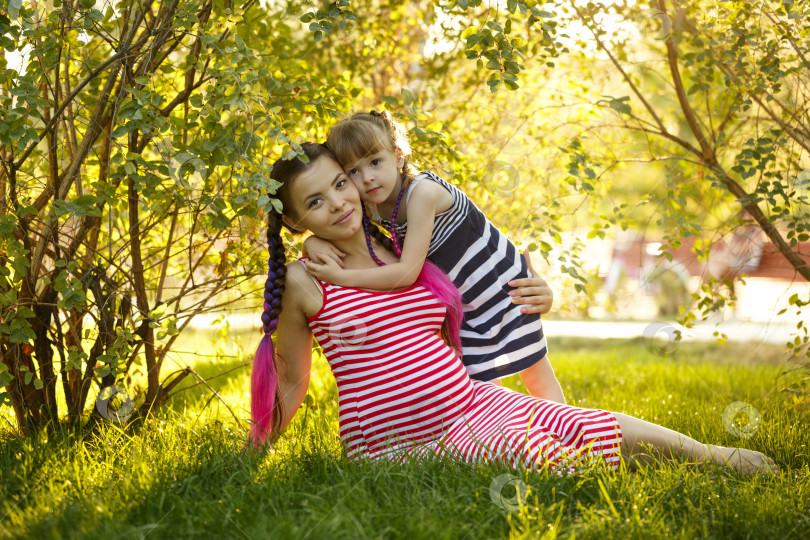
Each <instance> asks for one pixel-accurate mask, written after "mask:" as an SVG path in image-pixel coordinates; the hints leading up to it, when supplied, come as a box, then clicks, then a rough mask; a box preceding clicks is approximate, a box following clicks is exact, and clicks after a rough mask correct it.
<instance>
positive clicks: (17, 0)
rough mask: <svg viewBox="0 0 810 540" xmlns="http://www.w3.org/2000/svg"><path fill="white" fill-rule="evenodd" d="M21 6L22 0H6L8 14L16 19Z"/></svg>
mask: <svg viewBox="0 0 810 540" xmlns="http://www.w3.org/2000/svg"><path fill="white" fill-rule="evenodd" d="M21 8H22V0H9V2H8V16H9V17H11V18H12V19H16V18H17V17H19V16H20V9H21Z"/></svg>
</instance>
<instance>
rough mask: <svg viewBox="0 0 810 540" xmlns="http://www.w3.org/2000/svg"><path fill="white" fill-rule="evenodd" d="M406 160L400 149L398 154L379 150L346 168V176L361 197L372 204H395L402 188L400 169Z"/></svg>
mask: <svg viewBox="0 0 810 540" xmlns="http://www.w3.org/2000/svg"><path fill="white" fill-rule="evenodd" d="M404 164H405V158H404V157H402V152H401V151H400V150H399V148H397V149H396V152H391V151H390V150H388V149H382V150H378V151H376V152H373V153H371V154H369V155H368V156H365V157H363V158H361V159H359V160H357V161H356V162H354V163H350V164H349V165H348V166H347V167H346V174H347V175H348V176H349V178H350V179H351V181H352V183H354V185H355V186H356V187H357V190H358V191H359V192H360V197H362V198H363V200H364V201H366V202H368V203H371V204H380V203H383V202H386V201H387V202H389V203H392V204H393V203H394V202H395V201H396V200H397V196H398V195H399V189H400V188H401V187H402V186H401V175H400V172H399V171H400V168H401V167H402V166H403V165H404Z"/></svg>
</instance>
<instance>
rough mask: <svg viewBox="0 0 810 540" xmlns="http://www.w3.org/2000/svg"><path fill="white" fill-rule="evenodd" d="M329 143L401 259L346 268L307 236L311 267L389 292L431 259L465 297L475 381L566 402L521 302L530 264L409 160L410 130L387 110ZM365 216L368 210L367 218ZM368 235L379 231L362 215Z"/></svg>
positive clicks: (357, 121) (534, 319)
mask: <svg viewBox="0 0 810 540" xmlns="http://www.w3.org/2000/svg"><path fill="white" fill-rule="evenodd" d="M327 146H328V147H329V149H330V150H332V151H333V152H334V153H335V155H336V156H337V158H338V160H339V161H340V163H341V165H342V166H343V167H344V170H345V171H346V173H347V175H348V176H349V178H350V179H351V180H352V182H353V183H354V184H355V186H357V188H358V190H359V191H360V197H361V198H362V200H363V201H364V202H365V203H367V204H368V205H369V206H370V207H371V211H372V212H373V213H374V217H375V219H376V220H378V221H379V222H380V223H382V225H383V226H384V227H385V228H386V229H388V230H389V231H390V232H391V234H392V237H393V239H394V247H395V249H396V251H397V254H398V255H399V254H401V259H400V262H398V263H395V264H389V265H385V266H380V267H379V268H374V269H368V270H364V271H359V272H358V271H351V272H348V271H346V270H344V269H343V268H341V265H340V263H339V262H338V261H339V260H340V259H339V257H340V256H342V255H343V254H342V253H340V252H339V251H337V250H335V249H334V247H333V246H331V244H328V243H326V242H323V241H320V240H318V239H317V238H314V237H310V238H308V239H307V241H306V242H305V249H306V253H307V254H308V256H309V257H310V259H311V260H310V261H309V262H308V263H307V267H308V269H309V271H310V272H311V273H312V274H313V275H314V276H315V277H317V278H318V279H321V280H323V281H329V282H331V283H336V284H338V285H342V286H345V287H363V288H366V289H375V290H391V289H394V288H398V287H407V286H409V285H411V284H413V283H414V282H415V281H416V278H417V276H418V275H419V272H420V271H421V269H422V265H423V264H424V262H425V259H426V258H427V259H429V260H430V261H432V262H433V263H434V264H436V265H437V266H438V267H439V268H441V269H442V270H444V272H445V273H447V275H448V276H449V277H450V279H451V280H452V281H453V283H454V284H455V285H456V287H458V289H459V291H460V292H461V297H462V302H463V309H464V320H463V324H462V327H461V344H462V349H463V351H462V352H463V356H462V360H463V362H464V365H465V367H466V368H467V371H468V373H469V374H470V376H471V377H472V378H473V379H478V380H481V381H495V382H498V381H497V379H499V378H501V377H504V376H507V375H511V374H513V373H518V372H519V373H520V375H521V378H522V379H523V382H524V384H525V385H526V388H527V389H528V390H529V392H530V393H531V394H532V395H533V396H536V397H540V398H543V399H547V400H552V401H557V402H560V403H565V397H564V396H563V392H562V388H561V387H560V384H559V382H557V379H556V377H555V376H554V371H553V370H552V368H551V365H550V364H549V362H548V358H547V356H546V352H547V348H546V340H545V337H544V335H543V327H542V323H541V321H540V315H539V314H537V313H536V312H533V311H534V310H532V309H530V308H522V309H521V306H520V305H519V304H522V303H525V302H526V301H525V300H520V299H519V297H520V296H521V295H522V294H526V291H525V290H520V289H517V290H516V289H514V287H522V286H524V285H527V284H528V283H527V282H526V278H528V277H529V267H528V264H527V261H526V260H524V258H523V257H522V256H521V253H520V251H519V250H518V249H517V247H516V246H515V245H514V244H513V243H512V242H511V241H509V240H508V239H507V238H506V237H505V236H504V235H503V234H502V233H501V232H500V231H499V230H498V229H497V228H496V227H495V226H494V225H493V224H492V223H490V222H489V220H487V218H486V217H485V216H484V215H483V214H482V213H481V211H480V210H479V209H478V208H476V206H475V205H474V204H473V203H472V202H471V201H470V199H469V198H467V196H466V195H464V194H463V193H462V192H461V191H459V190H458V189H456V188H455V187H454V186H452V185H450V184H448V183H447V182H445V181H444V180H442V179H441V178H439V177H437V176H436V175H434V174H432V173H430V172H422V173H418V174H416V172H415V171H414V170H413V168H412V167H411V166H410V165H409V164H408V156H409V155H410V147H409V145H408V140H407V135H406V132H405V129H404V127H403V126H402V125H401V124H399V123H397V122H396V121H395V120H394V119H393V118H392V117H391V116H390V114H388V113H387V112H384V113H378V112H376V111H371V112H370V113H357V114H354V115H353V116H351V117H349V118H346V119H344V120H343V121H341V122H339V123H338V124H337V125H335V126H334V127H333V128H332V129H331V130H330V132H329V136H328V139H327ZM364 214H365V212H364ZM364 226H365V227H366V231H367V233H366V234H367V237H369V241H370V235H375V237H376V238H379V234H380V231H379V229H377V227H376V226H375V225H373V224H371V225H370V224H369V223H368V216H367V215H365V216H364Z"/></svg>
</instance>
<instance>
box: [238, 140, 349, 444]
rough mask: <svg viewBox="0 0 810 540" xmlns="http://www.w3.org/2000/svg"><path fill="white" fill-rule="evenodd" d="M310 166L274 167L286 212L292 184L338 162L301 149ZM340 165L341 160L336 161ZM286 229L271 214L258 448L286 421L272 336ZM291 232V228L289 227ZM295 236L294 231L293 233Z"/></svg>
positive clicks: (258, 371) (255, 416)
mask: <svg viewBox="0 0 810 540" xmlns="http://www.w3.org/2000/svg"><path fill="white" fill-rule="evenodd" d="M301 148H302V149H303V151H304V154H305V155H306V156H307V157H308V158H309V163H305V162H303V161H301V159H299V158H298V157H295V158H293V159H290V160H284V159H279V160H278V161H276V162H275V163H274V164H273V169H272V172H271V173H270V176H271V178H273V180H276V181H277V182H280V183H281V186H280V187H279V189H278V192H277V193H276V196H277V197H278V198H279V200H281V203H282V206H283V207H284V208H289V207H290V206H289V204H290V199H289V184H290V182H291V181H292V180H294V179H295V178H296V177H297V176H298V175H299V174H301V172H303V171H304V170H305V169H307V168H308V167H309V166H310V165H311V164H312V163H314V162H315V161H316V160H317V159H318V158H319V157H321V156H324V155H325V156H328V157H331V158H332V159H335V158H334V156H333V155H332V153H331V152H330V151H329V150H328V149H327V148H326V147H325V146H324V145H323V144H319V143H304V144H302V145H301ZM335 161H337V160H335ZM282 226H286V224H284V223H283V221H282V219H281V214H280V213H279V212H277V211H276V210H271V211H270V212H269V213H268V216H267V249H268V251H269V257H268V259H267V267H268V269H267V281H266V282H265V285H264V304H263V306H264V310H263V312H262V330H263V331H264V337H262V340H261V341H260V342H259V347H258V349H257V350H256V355H255V356H254V359H253V368H252V370H251V380H250V410H251V417H252V423H251V428H250V438H251V440H252V441H253V443H254V444H256V445H259V444H261V443H264V442H265V440H266V439H267V437H268V436H272V435H275V434H277V433H278V431H279V430H280V429H281V421H282V418H283V411H282V402H281V396H280V395H279V393H278V392H279V390H278V369H277V365H276V354H275V348H274V347H273V339H272V334H273V332H274V331H275V330H276V327H277V326H278V319H279V314H280V313H281V297H282V295H283V293H284V278H285V276H286V274H287V267H286V266H285V264H286V262H287V257H286V253H285V250H284V243H283V241H282V239H281V227H282ZM288 229H289V227H288ZM290 231H291V232H293V233H298V232H299V231H294V230H292V229H290Z"/></svg>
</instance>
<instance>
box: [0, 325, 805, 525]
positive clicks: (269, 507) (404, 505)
mask: <svg viewBox="0 0 810 540" xmlns="http://www.w3.org/2000/svg"><path fill="white" fill-rule="evenodd" d="M251 339H252V338H248V337H247V336H240V335H239V334H238V333H237V332H232V333H231V334H230V337H228V338H227V339H226V340H225V342H226V343H227V345H223V340H222V339H221V338H220V339H217V338H216V337H215V336H214V337H212V336H211V335H208V334H204V333H203V334H198V335H196V336H190V337H188V338H187V340H186V342H185V344H181V345H180V346H179V347H178V349H179V350H182V349H184V348H185V349H187V350H192V348H194V349H196V350H197V351H199V350H201V349H205V348H206V347H209V348H210V350H211V351H212V354H213V355H214V356H213V357H211V356H205V355H203V356H199V355H191V354H186V355H181V356H178V357H177V358H176V361H177V362H179V363H183V362H188V363H189V364H191V365H192V366H194V368H195V370H196V371H197V372H198V373H200V374H201V375H203V376H212V375H214V374H216V373H220V372H223V371H226V370H229V369H230V370H231V371H230V372H228V373H227V374H226V375H223V376H221V377H219V378H217V379H214V380H213V381H211V385H212V387H213V388H214V389H216V391H217V392H218V394H219V396H220V397H221V398H222V400H220V399H219V398H217V397H213V399H212V394H211V392H210V391H209V390H208V389H206V388H205V387H204V386H202V385H200V386H197V387H194V388H191V389H189V390H187V391H185V392H183V393H181V394H180V395H179V396H178V397H177V398H174V399H173V400H172V401H171V402H170V403H169V404H168V406H166V407H164V408H163V409H161V410H160V411H159V412H158V414H157V415H156V417H154V418H152V419H150V420H148V421H147V422H146V423H144V424H140V425H130V426H127V427H125V428H123V429H122V427H120V426H118V425H115V424H112V423H104V424H102V426H101V428H100V430H99V432H98V433H97V434H93V435H85V436H84V439H83V440H80V441H79V440H77V437H67V436H66V435H64V434H59V433H57V434H52V435H50V436H49V437H46V436H45V435H42V436H40V437H38V438H30V439H20V438H17V437H16V436H14V435H13V434H11V433H10V432H8V430H7V431H5V432H0V437H1V438H2V450H0V476H2V481H0V534H2V536H3V537H11V538H16V537H23V538H37V539H46V538H87V537H93V538H96V537H104V538H175V537H202V538H208V537H210V538H296V539H297V538H328V539H333V538H365V537H374V538H380V537H384V538H407V539H417V538H429V539H431V540H437V539H440V538H472V539H477V538H507V537H509V538H538V537H543V538H556V537H562V538H569V537H578V538H605V537H621V538H695V537H713V538H749V537H754V538H797V539H800V538H808V537H810V512H808V505H809V503H808V501H810V458H808V451H810V421H809V420H810V407H808V404H807V403H806V402H805V403H801V402H799V401H798V400H797V399H796V398H795V395H794V394H792V393H789V392H784V391H781V389H782V388H784V387H785V386H786V385H788V384H789V383H790V377H798V374H795V373H794V374H792V375H780V374H782V373H783V372H784V371H785V368H786V364H785V363H784V360H783V358H784V357H783V356H782V355H781V348H777V347H767V346H751V345H744V346H743V345H729V346H727V347H725V348H724V347H719V346H716V345H697V344H682V345H681V346H680V347H679V348H678V349H677V351H675V353H674V355H672V356H670V357H668V358H662V357H660V356H656V355H654V354H651V353H650V352H648V351H647V350H646V349H645V348H644V346H643V345H642V343H641V342H640V341H621V342H620V341H586V340H565V341H563V340H559V341H557V342H552V346H553V349H552V351H551V356H550V358H551V360H552V364H553V365H554V368H555V370H556V373H557V376H558V378H559V380H560V381H561V383H562V385H563V388H564V390H565V393H566V396H567V398H568V401H569V403H571V404H574V405H579V406H584V407H598V408H604V409H609V410H615V411H620V412H625V413H628V414H632V415H635V416H638V417H640V418H643V419H646V420H651V421H654V422H657V423H660V424H663V425H665V426H667V427H670V428H672V429H676V430H678V431H681V432H683V433H686V434H688V435H690V436H692V437H694V438H696V439H699V440H703V441H708V442H713V443H717V444H721V445H724V446H744V447H747V448H753V449H756V450H760V451H762V452H764V453H766V454H768V455H770V456H771V457H773V458H774V459H775V460H776V462H777V463H778V464H779V466H780V467H781V473H780V474H779V475H777V476H773V477H768V478H760V477H755V478H746V477H743V476H741V475H738V474H736V473H733V472H731V471H729V470H724V469H717V468H696V467H694V466H690V465H687V464H684V463H679V462H677V463H673V462H663V463H652V464H649V465H647V466H645V467H644V468H642V469H640V470H638V471H635V472H629V471H627V470H622V471H620V472H618V473H612V472H606V471H593V472H590V473H588V474H583V475H578V476H557V475H554V474H549V473H536V472H532V473H528V472H523V471H512V470H510V469H509V468H508V467H505V466H493V465H480V466H470V465H459V464H454V463H449V462H435V463H428V464H425V465H423V466H415V465H406V466H396V465H390V464H368V463H348V462H347V461H346V460H345V458H344V457H343V456H342V454H341V449H340V444H339V441H338V437H337V433H338V423H337V391H336V388H335V384H334V380H333V378H332V376H331V374H330V373H329V369H328V366H327V365H326V362H325V360H323V358H317V359H316V361H315V362H314V363H313V378H312V381H311V385H310V395H311V397H312V399H311V401H310V402H309V403H308V405H307V407H306V408H305V410H302V411H299V414H298V415H297V417H296V420H295V422H294V424H293V426H292V427H291V429H290V430H288V431H287V433H286V434H285V436H284V437H283V438H282V439H281V441H280V442H279V444H278V445H277V446H276V448H275V449H274V450H273V451H272V452H270V453H267V454H264V455H255V454H243V453H242V451H241V448H242V445H243V443H244V432H243V430H244V427H245V426H246V419H247V418H248V416H249V414H248V394H247V392H248V388H249V385H248V375H249V373H248V368H246V367H239V366H241V365H242V364H244V363H245V362H246V356H245V353H244V351H251V350H252V348H253V346H254V345H255V342H253V341H251ZM167 369H168V371H171V370H173V369H176V366H167ZM192 382H193V381H189V385H190V384H191V383H192ZM505 382H506V384H507V386H510V387H512V388H515V389H522V388H521V384H520V381H519V379H518V378H517V377H513V378H510V379H509V380H507V381H505ZM735 402H745V403H748V404H750V405H751V408H747V409H745V410H746V411H748V412H753V411H756V414H758V415H759V422H758V423H757V422H756V414H752V415H750V416H746V414H744V412H743V413H740V414H738V415H737V416H736V417H733V418H732V417H728V411H733V410H734V409H733V407H734V406H733V405H732V404H734V403H735ZM226 404H227V406H226ZM729 406H732V408H731V409H729ZM738 407H739V406H738ZM724 411H727V418H726V420H725V422H724V419H723V412H724ZM6 412H7V411H6ZM232 413H233V414H234V415H235V416H236V417H238V419H239V422H241V427H240V426H239V425H237V423H236V420H235V419H234V416H233V415H232ZM502 475H511V476H502Z"/></svg>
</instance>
